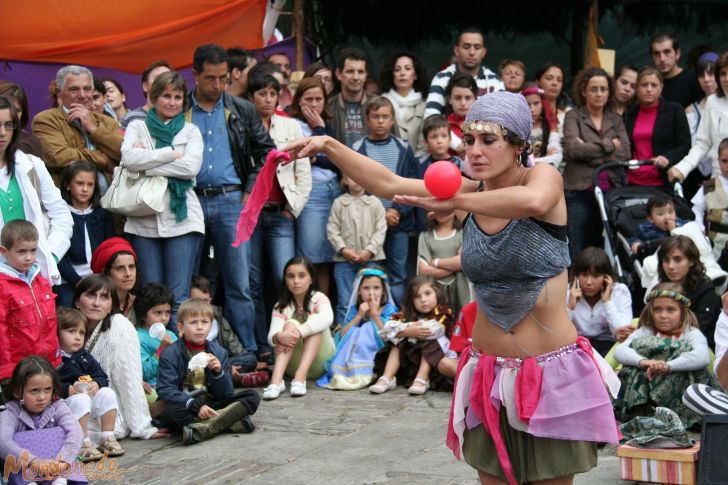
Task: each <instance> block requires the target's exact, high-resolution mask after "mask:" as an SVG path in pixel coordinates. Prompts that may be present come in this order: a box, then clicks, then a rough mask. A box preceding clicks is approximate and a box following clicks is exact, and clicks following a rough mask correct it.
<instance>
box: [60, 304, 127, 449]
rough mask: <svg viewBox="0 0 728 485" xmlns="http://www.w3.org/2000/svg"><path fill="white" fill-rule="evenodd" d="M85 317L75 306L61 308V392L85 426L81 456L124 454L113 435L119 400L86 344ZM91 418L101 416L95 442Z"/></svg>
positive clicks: (83, 426)
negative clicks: (84, 346) (89, 430)
mask: <svg viewBox="0 0 728 485" xmlns="http://www.w3.org/2000/svg"><path fill="white" fill-rule="evenodd" d="M87 324H88V323H87V321H86V317H84V316H83V314H82V313H81V312H80V311H78V310H76V309H72V308H59V309H58V341H59V342H60V344H61V358H62V360H63V362H62V363H61V365H60V367H58V369H57V370H56V372H57V374H58V385H59V387H60V389H59V394H60V395H61V397H63V398H65V399H66V403H67V404H68V407H69V408H71V412H72V413H73V415H74V417H75V418H76V419H78V423H79V424H80V425H81V429H82V430H83V435H84V440H83V446H82V447H81V452H80V453H79V457H80V458H81V459H82V460H83V461H85V462H87V461H95V460H100V459H101V458H102V457H103V454H104V453H106V454H107V455H108V456H121V455H123V454H124V449H123V448H122V447H121V445H120V444H119V442H118V441H116V438H115V437H114V424H115V423H116V413H117V412H118V409H119V402H118V401H117V399H116V393H115V392H114V391H113V390H112V389H111V388H110V387H109V379H108V378H107V377H106V373H105V372H104V370H103V369H102V368H101V364H99V363H98V361H97V360H96V359H94V357H93V356H92V355H91V354H90V353H89V352H88V351H87V350H86V349H84V348H83V344H84V342H85V340H86V325H87ZM89 419H93V420H99V421H100V424H101V426H100V427H101V441H100V443H99V445H98V447H96V446H94V444H93V443H92V442H91V440H90V439H89V437H88V423H89Z"/></svg>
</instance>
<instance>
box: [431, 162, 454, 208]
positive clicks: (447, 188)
mask: <svg viewBox="0 0 728 485" xmlns="http://www.w3.org/2000/svg"><path fill="white" fill-rule="evenodd" d="M462 183H463V177H462V175H460V169H459V168H458V166H457V165H455V164H454V163H452V162H448V161H447V160H440V161H439V162H435V163H433V164H431V165H430V166H429V167H427V170H425V187H427V190H428V192H430V193H431V194H432V195H433V196H434V197H437V198H438V199H449V198H450V197H452V196H454V195H455V194H456V193H457V192H458V190H460V185H462Z"/></svg>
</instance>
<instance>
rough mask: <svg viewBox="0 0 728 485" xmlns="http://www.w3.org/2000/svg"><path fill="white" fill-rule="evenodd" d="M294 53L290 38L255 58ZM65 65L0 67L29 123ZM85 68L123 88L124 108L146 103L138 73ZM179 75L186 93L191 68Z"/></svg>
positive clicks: (309, 55)
mask: <svg viewBox="0 0 728 485" xmlns="http://www.w3.org/2000/svg"><path fill="white" fill-rule="evenodd" d="M295 49H296V48H295V42H294V40H293V38H287V39H283V40H282V41H281V42H278V43H277V44H272V45H269V46H267V47H265V48H263V49H261V50H259V51H257V55H258V58H259V59H264V58H265V57H266V56H268V55H270V54H273V53H275V52H281V51H283V52H286V53H287V54H288V56H289V57H290V58H291V59H294V57H295ZM314 52H315V51H314V47H313V45H312V44H311V43H310V42H306V49H305V50H304V66H308V65H309V63H310V62H311V60H312V59H313V56H314V54H313V53H314ZM64 65H65V64H55V63H36V62H23V61H4V62H3V64H2V71H1V72H0V79H7V80H10V81H14V82H16V83H18V84H20V85H21V86H23V88H24V89H25V92H26V93H27V95H28V105H29V111H30V118H29V119H32V118H33V116H35V115H36V114H37V113H39V112H41V111H43V110H45V109H48V108H49V107H50V106H51V102H50V99H49V95H48V85H49V84H50V83H51V81H52V80H53V79H55V77H56V72H58V69H60V68H61V67H63V66H64ZM294 65H295V63H294ZM88 67H89V69H91V71H92V72H93V73H94V77H95V78H99V79H101V78H105V77H110V78H113V79H115V80H117V81H118V82H119V83H120V84H121V85H122V87H123V88H124V93H125V94H126V106H127V108H129V109H134V108H137V107H139V106H142V105H143V104H144V103H145V100H144V96H143V94H142V82H141V73H133V74H132V73H128V72H123V71H117V70H114V69H106V68H101V67H93V66H88ZM178 71H179V72H180V73H181V74H182V75H183V76H184V78H185V80H186V81H187V87H188V88H189V89H191V88H192V87H194V85H195V83H194V79H193V77H192V70H191V68H190V67H185V68H182V69H178ZM28 124H30V123H28ZM28 128H30V126H28Z"/></svg>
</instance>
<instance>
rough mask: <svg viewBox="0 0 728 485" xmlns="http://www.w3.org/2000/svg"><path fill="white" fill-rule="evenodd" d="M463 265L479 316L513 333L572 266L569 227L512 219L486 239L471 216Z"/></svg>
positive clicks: (465, 228)
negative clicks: (546, 290)
mask: <svg viewBox="0 0 728 485" xmlns="http://www.w3.org/2000/svg"><path fill="white" fill-rule="evenodd" d="M460 261H461V264H462V269H463V272H464V273H465V275H466V276H467V277H468V279H469V280H470V281H471V282H472V283H473V287H474V289H475V296H476V299H477V301H478V307H479V308H480V310H481V311H482V312H483V313H484V314H485V316H487V317H488V319H489V320H490V321H491V322H492V323H494V324H495V325H497V326H499V327H500V328H502V329H503V330H505V331H507V332H508V331H510V330H511V329H512V328H513V327H514V326H515V325H516V324H517V323H518V322H520V321H521V320H522V319H523V317H525V316H526V313H528V311H529V310H531V309H532V308H533V306H534V305H535V304H536V300H537V299H538V295H539V294H540V293H541V290H542V289H543V287H544V286H545V285H546V282H547V281H548V279H549V278H552V277H554V276H556V275H558V274H560V273H561V272H562V271H564V270H565V269H566V268H567V267H568V266H569V264H570V259H569V244H568V242H567V238H566V226H557V225H554V224H549V223H547V222H543V221H538V220H536V219H512V220H511V221H510V222H509V223H508V225H506V227H504V228H503V229H502V230H501V231H499V232H497V233H496V234H487V233H485V231H483V229H482V228H481V227H480V226H478V223H477V222H476V221H475V218H474V217H473V215H472V214H469V215H468V216H467V217H466V218H465V223H464V224H463V247H462V251H461V255H460Z"/></svg>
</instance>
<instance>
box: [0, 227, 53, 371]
mask: <svg viewBox="0 0 728 485" xmlns="http://www.w3.org/2000/svg"><path fill="white" fill-rule="evenodd" d="M37 248H38V230H37V229H36V228H35V226H34V225H33V224H32V223H30V222H28V221H24V220H14V221H10V222H8V223H7V224H5V226H4V227H3V228H2V232H0V254H2V256H3V258H0V259H2V261H0V302H2V304H0V383H2V384H5V383H7V381H8V379H9V378H10V376H11V375H12V373H13V368H15V366H16V364H17V363H18V362H20V361H21V360H22V359H23V358H24V357H27V356H29V355H38V356H40V357H44V358H46V359H48V361H50V363H51V365H53V367H58V365H59V364H60V363H61V352H60V349H59V347H58V334H57V330H56V328H57V326H58V324H57V320H56V305H55V298H56V295H55V294H54V293H53V290H52V289H51V284H50V283H49V282H48V280H46V279H45V278H44V277H42V276H41V275H40V269H39V268H38V265H37V264H35V253H36V250H37Z"/></svg>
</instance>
